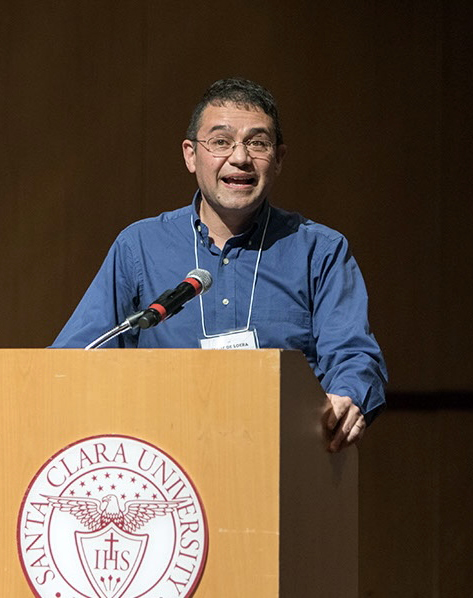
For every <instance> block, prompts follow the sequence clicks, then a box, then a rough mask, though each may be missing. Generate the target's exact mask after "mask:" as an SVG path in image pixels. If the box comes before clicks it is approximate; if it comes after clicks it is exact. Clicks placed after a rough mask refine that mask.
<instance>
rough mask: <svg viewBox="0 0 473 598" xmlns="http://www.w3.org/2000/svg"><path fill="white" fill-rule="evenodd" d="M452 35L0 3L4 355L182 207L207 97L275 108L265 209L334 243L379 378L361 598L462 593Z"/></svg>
mask: <svg viewBox="0 0 473 598" xmlns="http://www.w3.org/2000/svg"><path fill="white" fill-rule="evenodd" d="M472 30H473V3H471V2H470V1H466V0H464V1H462V0H451V1H447V0H444V1H441V0H411V1H407V0H404V1H403V0H398V1H396V2H395V1H392V0H391V1H388V0H377V1H374V0H372V1H368V0H364V1H363V0H354V1H353V2H347V1H346V0H343V1H342V0H330V1H329V0H321V1H314V0H312V1H303V0H299V1H294V2H287V1H283V0H274V1H270V0H258V2H252V3H249V2H247V3H245V2H241V1H239V2H236V1H234V0H230V1H227V2H221V1H220V2H216V1H215V2H213V1H207V2H206V1H201V2H200V3H187V2H180V1H175V2H172V3H171V2H163V1H160V0H155V1H152V0H134V1H133V0H80V1H77V0H64V1H62V2H61V1H59V0H57V1H52V0H50V1H43V2H37V1H33V0H16V1H15V2H6V1H0V140H1V143H0V169H1V170H0V174H1V178H0V180H1V185H0V198H1V206H2V218H1V222H0V239H1V250H2V256H1V260H0V263H1V266H0V267H1V271H0V276H1V280H2V287H3V288H2V290H1V293H0V313H2V315H3V318H2V336H3V339H2V343H1V345H2V346H3V347H42V346H46V345H48V344H50V343H51V342H52V340H53V339H54V338H55V336H56V334H57V332H58V331H59V330H60V328H61V327H62V326H63V324H64V323H65V321H66V319H67V318H68V316H69V315H70V313H71V311H72V309H73V308H74V307H75V305H76V303H77V302H78V300H79V298H80V297H81V296H82V294H83V292H84V291H85V289H86V288H87V286H88V284H89V283H90V281H91V279H92V277H93V275H94V274H95V272H96V270H97V269H98V267H99V265H100V263H101V262H102V260H103V258H104V256H105V253H106V251H107V249H108V247H109V246H110V244H111V242H112V241H113V239H114V238H115V236H116V235H117V234H118V232H119V231H120V230H121V229H122V228H123V227H125V226H126V225H127V224H129V223H130V222H132V221H135V220H138V219H140V218H143V217H147V216H152V215H155V214H157V213H159V212H161V211H163V210H167V209H173V208H176V207H179V206H181V205H185V204H187V203H189V201H190V199H191V195H192V193H193V191H194V189H195V182H194V179H193V177H192V176H191V175H189V174H188V173H187V170H186V169H185V166H184V163H183V160H182V157H181V149H180V142H181V140H182V139H183V137H184V132H185V130H186V127H187V122H188V119H189V116H190V112H191V110H192V108H193V106H194V104H195V103H196V102H197V101H198V100H199V99H200V97H201V95H202V93H203V91H204V89H205V88H206V87H207V86H208V85H209V84H210V83H212V82H213V81H214V80H216V79H219V78H221V77H226V76H231V75H242V76H245V77H248V78H251V79H255V80H257V81H259V82H261V83H262V84H264V85H266V86H267V87H269V88H270V89H271V90H272V91H273V93H274V94H275V96H276V98H278V101H279V105H280V110H281V115H282V122H283V129H284V133H285V141H286V143H287V145H288V148H289V151H288V155H287V158H286V161H285V165H284V170H283V173H282V175H281V177H280V179H279V180H278V183H277V186H276V189H275V192H274V195H273V202H274V203H276V204H278V205H280V206H282V207H284V208H286V209H294V210H297V211H300V212H302V213H303V214H304V215H305V216H308V217H311V218H313V219H315V220H317V221H320V222H322V223H324V224H327V225H329V226H332V227H334V228H337V229H338V230H340V231H342V232H343V233H344V234H346V236H347V237H348V238H349V240H350V242H351V244H352V247H353V250H354V253H355V255H356V256H357V259H358V262H359V263H360V266H361V268H362V270H363V273H364V275H365V279H366V283H367V286H368V290H369V293H370V309H371V323H372V326H373V329H374V330H375V333H376V336H377V338H378V340H379V342H380V344H381V345H382V347H383V349H384V351H385V355H386V359H387V362H388V366H389V371H390V385H389V397H390V407H389V409H388V411H387V413H386V414H385V415H384V416H383V417H382V418H380V419H379V421H378V422H376V423H375V424H374V425H373V427H372V428H371V429H370V430H369V433H368V434H367V437H366V440H365V441H364V443H363V445H362V447H361V449H360V524H361V529H360V596H362V597H380V598H388V597H393V598H394V597H401V596H402V597H403V598H407V597H421V598H423V597H424V596H425V597H439V596H440V597H445V598H447V597H448V598H452V597H456V596H458V597H464V596H469V595H470V594H471V585H472V583H473V578H472V577H473V576H472V572H471V566H470V560H471V553H472V549H473V540H472V525H471V515H470V508H471V504H473V489H472V484H471V482H470V480H469V475H470V470H471V463H472V457H473V451H472V448H471V430H472V429H473V428H472V424H473V418H472V411H471V407H472V405H473V398H472V397H473V368H472V367H471V364H470V362H471V358H472V350H471V346H472V343H471V335H472V330H473V321H472V311H473V309H472V304H473V301H472V300H473V291H472V284H471V277H472V257H473V243H472V236H471V227H472V223H473V218H472V216H473V214H472V207H471V191H470V189H471V184H472V131H471V121H472V117H471V103H472V102H471V99H472V91H473V89H472V88H473V83H472V81H473V77H472V72H471V69H472V64H473V61H472V55H473V52H472ZM184 274H185V273H184ZM341 598H342V597H341Z"/></svg>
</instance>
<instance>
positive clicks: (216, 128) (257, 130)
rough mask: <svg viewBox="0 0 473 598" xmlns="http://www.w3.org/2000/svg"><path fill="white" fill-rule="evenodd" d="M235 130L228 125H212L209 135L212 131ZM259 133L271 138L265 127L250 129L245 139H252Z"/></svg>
mask: <svg viewBox="0 0 473 598" xmlns="http://www.w3.org/2000/svg"><path fill="white" fill-rule="evenodd" d="M234 130H235V129H234V128H233V127H230V126H229V125H214V126H213V127H212V128H211V129H210V131H209V133H213V132H214V131H229V132H230V131H234ZM259 133H265V134H266V135H267V136H268V137H271V132H270V131H269V129H267V128H266V127H253V128H252V129H250V130H249V131H248V132H247V133H246V135H245V137H253V136H254V135H258V134H259Z"/></svg>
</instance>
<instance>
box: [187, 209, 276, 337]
mask: <svg viewBox="0 0 473 598" xmlns="http://www.w3.org/2000/svg"><path fill="white" fill-rule="evenodd" d="M270 213H271V206H268V215H267V216H266V222H265V225H264V230H263V235H262V237H261V243H260V246H259V249H258V255H257V256H256V264H255V271H254V274H253V285H252V287H251V297H250V307H249V310H248V320H247V322H246V327H245V328H240V329H239V330H234V332H245V331H246V330H249V328H250V321H251V314H252V312H253V299H254V296H255V287H256V278H257V276H258V268H259V263H260V260H261V254H262V252H263V245H264V240H265V238H266V231H267V229H268V223H269V216H270ZM191 226H192V230H193V232H194V254H195V267H196V268H197V269H198V268H199V256H198V251H197V249H198V243H197V233H196V231H195V226H194V218H193V215H191ZM199 301H200V318H201V321H202V333H203V335H204V337H205V338H215V337H217V336H220V335H221V333H218V334H207V331H206V329H205V319H204V304H203V301H202V295H199Z"/></svg>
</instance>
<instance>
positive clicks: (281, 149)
mask: <svg viewBox="0 0 473 598" xmlns="http://www.w3.org/2000/svg"><path fill="white" fill-rule="evenodd" d="M286 151H287V145H284V144H281V145H278V146H277V148H276V168H275V172H276V174H279V173H280V172H281V170H282V163H283V160H284V156H285V155H286Z"/></svg>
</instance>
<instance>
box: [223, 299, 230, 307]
mask: <svg viewBox="0 0 473 598" xmlns="http://www.w3.org/2000/svg"><path fill="white" fill-rule="evenodd" d="M222 303H223V304H224V305H228V304H229V303H230V300H229V299H227V298H225V299H223V300H222Z"/></svg>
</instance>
